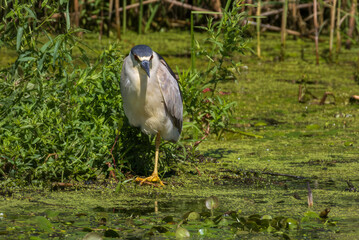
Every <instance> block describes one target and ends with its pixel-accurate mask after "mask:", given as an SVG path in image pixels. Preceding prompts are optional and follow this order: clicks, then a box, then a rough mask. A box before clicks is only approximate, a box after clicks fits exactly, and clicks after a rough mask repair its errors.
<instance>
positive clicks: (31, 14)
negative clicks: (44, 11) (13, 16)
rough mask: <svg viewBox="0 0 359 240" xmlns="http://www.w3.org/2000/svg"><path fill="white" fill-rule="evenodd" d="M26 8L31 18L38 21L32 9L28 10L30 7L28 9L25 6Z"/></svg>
mask: <svg viewBox="0 0 359 240" xmlns="http://www.w3.org/2000/svg"><path fill="white" fill-rule="evenodd" d="M24 8H25V10H26V11H27V12H28V13H29V14H30V16H31V17H32V18H34V19H37V18H36V15H35V13H34V12H33V11H32V10H31V9H30V8H28V7H26V6H25V7H24Z"/></svg>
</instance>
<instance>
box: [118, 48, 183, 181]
mask: <svg viewBox="0 0 359 240" xmlns="http://www.w3.org/2000/svg"><path fill="white" fill-rule="evenodd" d="M121 95H122V101H123V108H124V110H125V114H126V116H127V118H128V121H129V122H130V124H131V125H132V126H135V127H140V128H141V130H142V132H144V133H146V134H149V135H156V152H155V167H154V171H153V173H152V175H151V176H149V177H147V178H139V177H138V178H136V181H140V182H141V184H142V183H144V182H159V183H160V184H161V185H163V183H162V181H161V179H160V178H159V177H158V171H157V168H158V153H159V147H160V142H161V137H162V138H163V139H164V140H167V141H171V142H177V141H178V139H179V137H180V134H181V131H182V115H183V105H182V95H181V92H180V89H179V86H178V82H177V80H176V76H175V74H174V73H173V71H172V70H171V68H170V67H169V66H168V64H167V63H166V61H165V60H164V59H163V58H162V57H161V56H160V55H159V54H158V53H156V52H154V51H152V49H151V48H150V47H149V46H146V45H137V46H135V47H133V48H132V49H131V52H130V54H129V55H128V56H127V57H126V58H125V60H124V63H123V67H122V72H121Z"/></svg>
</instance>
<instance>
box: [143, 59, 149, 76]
mask: <svg viewBox="0 0 359 240" xmlns="http://www.w3.org/2000/svg"><path fill="white" fill-rule="evenodd" d="M141 67H142V69H143V70H145V72H146V73H147V75H148V77H150V62H149V61H147V60H143V61H142V62H141Z"/></svg>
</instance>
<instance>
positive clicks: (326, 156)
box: [0, 32, 359, 239]
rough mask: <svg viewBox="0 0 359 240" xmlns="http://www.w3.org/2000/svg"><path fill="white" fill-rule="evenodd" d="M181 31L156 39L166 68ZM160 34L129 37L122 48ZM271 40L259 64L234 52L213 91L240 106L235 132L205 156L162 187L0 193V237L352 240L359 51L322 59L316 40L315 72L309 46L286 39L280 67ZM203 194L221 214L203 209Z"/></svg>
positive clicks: (208, 147) (356, 216)
mask: <svg viewBox="0 0 359 240" xmlns="http://www.w3.org/2000/svg"><path fill="white" fill-rule="evenodd" d="M186 34H188V33H187V32H181V33H174V32H171V33H167V34H162V35H161V39H163V40H161V42H160V43H159V46H153V47H152V48H153V49H154V50H156V47H157V48H159V49H161V51H159V52H160V54H161V55H163V56H164V57H165V58H166V60H167V62H168V63H169V64H170V65H171V66H173V68H174V69H176V67H175V66H178V67H179V69H185V68H188V67H189V64H190V60H189V58H188V53H189V49H190V46H189V41H186V39H187V37H188V36H187V35H186ZM186 36H187V37H186ZM157 37H158V34H149V35H145V36H142V37H137V36H136V35H133V34H131V33H129V35H128V37H126V36H125V37H124V40H123V43H121V44H122V45H121V46H122V47H123V48H124V49H125V50H126V49H127V51H128V50H129V48H130V47H131V45H132V44H139V43H143V44H150V43H151V42H152V41H151V40H152V39H156V38H157ZM197 37H198V38H201V36H200V35H199V36H197ZM279 39H280V38H279V35H276V34H266V35H265V36H264V37H263V38H262V41H261V42H262V44H263V45H262V54H263V56H262V58H261V59H258V58H257V57H256V56H255V55H253V54H251V53H247V55H246V56H238V59H236V60H238V61H241V62H242V74H241V76H240V77H239V78H238V79H236V80H235V81H230V82H226V83H223V84H222V85H221V86H220V87H221V90H223V91H225V92H229V93H230V94H229V95H228V96H229V98H230V99H231V100H235V101H236V102H237V106H236V111H235V121H234V122H233V123H232V126H233V127H234V129H236V130H238V131H234V132H233V131H232V132H229V133H226V134H224V135H223V136H222V137H221V139H216V138H215V137H211V138H209V139H207V140H205V141H204V142H203V143H202V144H201V145H200V151H201V154H202V155H203V156H204V158H201V159H199V160H198V161H197V162H191V163H189V162H188V163H179V164H178V166H176V174H174V175H172V176H170V177H167V178H164V179H163V180H164V181H165V182H166V183H167V185H166V187H165V188H163V189H158V188H153V187H151V186H138V185H137V184H135V183H133V182H131V181H129V182H126V183H123V184H122V187H121V188H119V187H117V190H115V189H116V186H117V185H116V184H110V183H106V184H105V183H104V184H95V185H94V184H87V185H83V186H82V187H72V188H65V189H50V188H49V189H45V190H44V189H41V190H37V189H33V188H29V189H21V190H16V189H13V190H11V192H7V191H5V190H2V192H1V198H0V238H4V239H47V238H52V239H83V238H85V239H101V238H103V239H110V238H119V239H144V238H153V239H174V238H181V237H185V236H188V235H187V234H188V233H189V236H190V238H191V239H238V238H239V239H241V238H244V239H280V238H287V239H288V238H292V239H359V230H358V226H359V207H358V206H359V193H358V192H357V189H358V188H359V177H358V172H359V141H358V136H359V120H358V116H359V104H357V103H353V104H352V103H350V102H349V99H350V96H352V95H354V94H357V95H359V85H358V83H357V82H356V81H355V79H354V73H355V71H356V68H357V66H356V64H357V62H358V54H359V49H358V48H355V47H357V46H354V49H351V50H345V49H342V52H341V53H340V54H339V55H335V56H334V60H333V61H332V62H330V61H329V58H328V56H327V55H328V54H327V52H326V49H327V45H328V44H327V43H326V42H322V43H321V45H320V47H321V59H320V60H321V62H320V65H319V66H316V65H315V56H314V43H313V42H312V41H311V40H301V39H289V40H288V42H287V47H286V48H287V54H286V57H285V61H279V60H278V59H279V57H278V56H279V53H280V49H279V47H280V44H279ZM89 41H90V42H91V41H96V40H89ZM111 41H112V40H111V39H108V40H104V41H103V42H102V45H105V44H107V43H109V42H111ZM252 44H253V46H255V41H253V43H252ZM94 46H96V47H99V46H101V44H98V45H96V44H94ZM5 62H6V61H5ZM197 64H198V65H201V62H200V61H199V62H197ZM300 88H301V89H302V92H305V94H304V93H303V98H302V99H301V102H300V101H298V93H299V89H300ZM303 89H304V90H303ZM326 92H330V93H332V94H329V95H328V96H327V99H326V101H324V104H322V105H319V104H318V103H319V102H320V100H321V99H322V97H323V95H324V94H325V93H326ZM248 135H251V136H248ZM203 159H204V160H203ZM308 184H309V186H310V187H311V191H312V194H313V207H311V208H308V203H307V195H308V189H307V186H308ZM210 196H215V197H216V198H218V200H219V205H218V207H217V206H215V207H213V206H212V208H211V206H209V207H208V204H206V199H207V201H208V198H209V197H210ZM325 209H330V212H329V214H328V215H327V217H326V218H325V217H319V215H320V213H321V212H322V211H323V210H325ZM187 231H188V232H187Z"/></svg>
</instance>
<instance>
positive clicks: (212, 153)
mask: <svg viewBox="0 0 359 240" xmlns="http://www.w3.org/2000/svg"><path fill="white" fill-rule="evenodd" d="M237 152H238V151H235V150H229V149H227V148H217V149H211V150H208V151H206V152H205V153H204V154H203V155H204V156H205V157H211V158H223V157H224V156H226V155H230V154H232V153H237Z"/></svg>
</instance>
